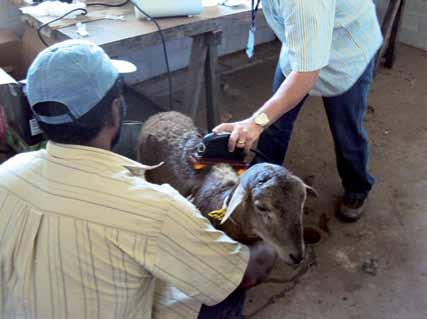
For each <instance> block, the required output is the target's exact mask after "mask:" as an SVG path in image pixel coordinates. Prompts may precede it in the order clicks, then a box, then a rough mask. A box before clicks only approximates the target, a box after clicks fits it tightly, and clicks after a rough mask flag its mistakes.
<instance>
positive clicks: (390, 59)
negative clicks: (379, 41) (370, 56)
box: [384, 0, 406, 69]
mask: <svg viewBox="0 0 427 319" xmlns="http://www.w3.org/2000/svg"><path fill="white" fill-rule="evenodd" d="M405 2H406V0H402V1H401V2H400V5H399V9H398V11H397V16H396V19H395V21H394V24H393V28H392V30H391V36H390V41H389V44H388V48H387V50H386V52H385V54H384V57H385V61H384V66H385V67H386V68H388V69H391V68H392V67H393V64H394V61H395V58H396V54H395V49H396V41H397V37H398V35H399V30H400V25H401V24H402V19H403V13H404V11H405V4H406V3H405Z"/></svg>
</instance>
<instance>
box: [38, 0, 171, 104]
mask: <svg viewBox="0 0 427 319" xmlns="http://www.w3.org/2000/svg"><path fill="white" fill-rule="evenodd" d="M129 2H130V3H132V4H133V5H134V6H135V8H136V9H137V10H138V11H139V12H141V13H142V14H143V15H144V16H146V17H147V19H148V20H150V21H152V22H153V23H154V24H155V26H156V27H157V30H158V31H159V34H160V39H161V41H162V47H163V55H164V57H165V64H166V72H167V77H168V86H169V109H170V110H172V76H171V71H170V64H169V56H168V51H167V48H166V40H165V36H164V34H163V30H162V28H161V27H160V25H159V23H158V22H157V20H156V19H155V18H153V17H152V16H151V15H149V14H148V13H147V12H145V11H144V10H142V9H141V7H140V6H139V5H138V4H137V3H135V2H134V1H132V0H125V1H124V2H122V3H117V4H110V3H103V2H90V3H87V4H86V6H88V7H89V6H104V7H115V8H117V7H123V6H125V5H127V4H128V3H129ZM75 11H82V14H83V15H86V14H87V10H86V9H83V8H77V9H73V10H70V11H69V12H67V13H65V14H64V15H62V16H60V17H58V18H55V19H53V20H51V21H48V22H46V23H43V24H42V25H40V26H39V27H38V28H37V34H38V36H39V38H40V41H42V42H43V44H44V45H45V46H46V47H48V46H49V45H48V43H47V42H46V41H45V40H44V39H43V37H42V35H41V30H42V29H43V28H44V27H46V26H48V25H49V24H51V23H54V22H56V21H59V20H61V19H63V18H64V17H66V16H67V15H69V14H71V13H73V12H75Z"/></svg>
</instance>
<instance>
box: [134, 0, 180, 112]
mask: <svg viewBox="0 0 427 319" xmlns="http://www.w3.org/2000/svg"><path fill="white" fill-rule="evenodd" d="M130 2H131V3H132V4H133V5H134V6H135V8H136V9H137V10H138V11H139V12H141V13H142V14H143V15H144V16H146V17H147V18H148V19H149V20H150V21H152V22H153V23H154V24H155V25H156V27H157V30H158V31H159V34H160V39H161V40H162V47H163V55H164V57H165V63H166V71H167V76H168V85H169V109H170V110H172V76H171V71H170V66H169V56H168V51H167V48H166V40H165V37H164V34H163V30H162V28H161V27H160V25H159V23H158V22H157V20H156V19H154V18H153V17H152V16H150V15H149V14H148V13H147V12H145V11H144V10H142V9H141V7H140V6H139V5H138V4H136V3H135V2H134V1H133V0H130Z"/></svg>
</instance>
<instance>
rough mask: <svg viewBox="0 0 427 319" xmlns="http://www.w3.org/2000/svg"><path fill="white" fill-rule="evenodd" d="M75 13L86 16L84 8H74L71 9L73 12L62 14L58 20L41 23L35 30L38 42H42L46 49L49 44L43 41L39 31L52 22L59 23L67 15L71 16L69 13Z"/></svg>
mask: <svg viewBox="0 0 427 319" xmlns="http://www.w3.org/2000/svg"><path fill="white" fill-rule="evenodd" d="M76 11H81V12H82V14H83V15H87V10H86V9H84V8H76V9H73V10H70V11H68V12H67V13H65V14H63V15H62V16H60V17H58V18H55V19H53V20H50V21H48V22H45V23H43V24H42V25H40V26H39V27H38V28H37V35H38V36H39V38H40V41H41V42H43V44H44V45H45V46H46V47H48V46H49V44H48V43H47V42H46V41H45V39H43V37H42V34H41V30H42V29H43V28H44V27H46V26H48V25H49V24H51V23H54V22H56V21H59V20H61V19H63V18H65V17H66V16H67V15H69V14H71V13H73V12H76Z"/></svg>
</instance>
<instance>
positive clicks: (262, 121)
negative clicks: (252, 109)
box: [254, 112, 270, 128]
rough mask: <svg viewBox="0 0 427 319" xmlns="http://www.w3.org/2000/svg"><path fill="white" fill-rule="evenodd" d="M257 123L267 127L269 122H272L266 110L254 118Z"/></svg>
mask: <svg viewBox="0 0 427 319" xmlns="http://www.w3.org/2000/svg"><path fill="white" fill-rule="evenodd" d="M254 122H255V124H258V125H259V126H261V127H262V128H265V127H266V126H267V125H268V124H270V119H269V118H268V116H267V114H265V113H264V112H262V113H258V114H257V115H256V116H255V118H254Z"/></svg>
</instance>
